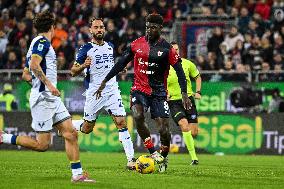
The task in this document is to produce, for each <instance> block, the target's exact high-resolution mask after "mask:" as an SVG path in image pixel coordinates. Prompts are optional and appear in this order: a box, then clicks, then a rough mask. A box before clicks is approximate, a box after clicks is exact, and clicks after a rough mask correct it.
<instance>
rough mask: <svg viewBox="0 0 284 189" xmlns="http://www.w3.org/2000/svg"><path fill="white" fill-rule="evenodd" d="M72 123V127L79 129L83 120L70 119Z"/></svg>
mask: <svg viewBox="0 0 284 189" xmlns="http://www.w3.org/2000/svg"><path fill="white" fill-rule="evenodd" d="M72 123H73V127H74V128H75V129H76V130H77V131H81V127H82V126H83V123H84V120H82V119H81V120H72Z"/></svg>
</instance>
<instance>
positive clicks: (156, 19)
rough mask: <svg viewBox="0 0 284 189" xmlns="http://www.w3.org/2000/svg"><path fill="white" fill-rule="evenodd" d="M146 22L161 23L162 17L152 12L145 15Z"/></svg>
mask: <svg viewBox="0 0 284 189" xmlns="http://www.w3.org/2000/svg"><path fill="white" fill-rule="evenodd" d="M146 22H150V23H154V24H160V25H163V22H164V20H163V17H162V16H161V15H160V14H156V13H152V14H149V15H148V16H147V17H146Z"/></svg>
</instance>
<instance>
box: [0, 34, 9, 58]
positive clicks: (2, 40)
mask: <svg viewBox="0 0 284 189" xmlns="http://www.w3.org/2000/svg"><path fill="white" fill-rule="evenodd" d="M7 44H8V38H7V35H6V34H5V32H4V31H3V30H0V58H2V55H3V54H4V53H5V51H6V47H7Z"/></svg>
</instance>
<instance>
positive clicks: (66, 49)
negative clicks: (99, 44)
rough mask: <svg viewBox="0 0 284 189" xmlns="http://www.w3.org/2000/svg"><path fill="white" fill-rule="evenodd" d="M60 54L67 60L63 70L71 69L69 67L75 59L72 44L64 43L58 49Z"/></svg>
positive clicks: (65, 41)
mask: <svg viewBox="0 0 284 189" xmlns="http://www.w3.org/2000/svg"><path fill="white" fill-rule="evenodd" d="M57 52H58V54H61V56H63V57H64V59H65V64H64V66H63V67H62V69H69V66H70V65H71V63H72V62H73V60H74V58H75V49H74V48H73V47H72V46H71V44H70V42H68V41H67V40H64V41H62V43H61V45H60V47H59V48H58V49H57Z"/></svg>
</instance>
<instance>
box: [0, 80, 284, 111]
mask: <svg viewBox="0 0 284 189" xmlns="http://www.w3.org/2000/svg"><path fill="white" fill-rule="evenodd" d="M3 83H4V82H3ZM3 83H1V84H0V88H1V89H2V87H3ZM131 86H132V82H129V81H121V82H119V87H120V90H121V95H122V100H123V104H124V106H125V108H126V111H127V112H130V97H129V95H130V88H131ZM236 87H240V83H237V82H202V99H201V100H197V101H196V106H197V109H198V111H199V112H225V111H230V110H232V106H231V103H230V100H229V96H230V93H231V91H232V90H233V89H234V88H236ZM255 87H256V88H258V89H274V88H279V89H280V91H281V92H282V95H283V96H284V85H283V84H282V83H280V82H260V83H256V84H255ZM58 88H59V90H60V92H61V98H62V100H63V102H64V104H65V106H66V107H67V109H68V110H69V111H71V112H82V111H83V109H84V103H85V97H84V96H82V94H83V93H84V91H85V89H84V87H83V86H82V82H80V81H69V80H68V81H66V80H64V81H59V82H58ZM13 94H14V95H15V96H16V100H17V101H18V103H19V110H20V111H30V110H29V94H30V86H29V85H28V84H27V83H26V82H22V81H20V82H15V83H13ZM271 98H272V96H269V95H268V96H264V98H263V108H264V109H267V107H268V104H269V101H270V100H271Z"/></svg>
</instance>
